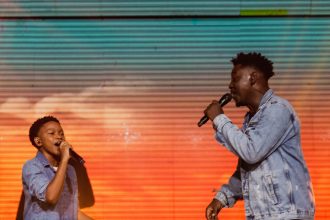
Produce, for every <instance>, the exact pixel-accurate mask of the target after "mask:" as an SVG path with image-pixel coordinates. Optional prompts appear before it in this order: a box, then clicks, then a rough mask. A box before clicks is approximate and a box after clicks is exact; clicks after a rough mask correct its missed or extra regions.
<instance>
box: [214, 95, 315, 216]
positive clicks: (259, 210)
mask: <svg viewBox="0 0 330 220" xmlns="http://www.w3.org/2000/svg"><path fill="white" fill-rule="evenodd" d="M213 123H214V127H215V129H216V130H217V132H216V139H217V140H218V141H219V142H220V143H222V144H223V145H224V146H225V147H226V148H227V149H228V150H230V151H231V152H232V153H234V154H235V155H236V156H237V157H238V158H239V160H238V165H237V168H236V171H235V172H234V174H233V175H232V177H231V178H230V179H229V182H228V184H224V185H223V186H222V187H221V190H220V191H219V192H218V193H217V194H216V196H215V198H216V199H218V200H219V201H220V202H221V203H223V204H224V205H225V206H226V207H232V206H233V205H234V204H235V202H236V201H237V200H238V199H244V205H245V214H246V218H247V219H251V220H252V219H253V220H259V219H267V220H270V219H274V220H275V219H276V220H280V219H314V212H315V201H314V195H313V189H312V183H311V179H310V176H309V173H308V170H307V167H306V163H305V160H304V158H303V154H302V150H301V144H300V123H299V119H298V117H297V115H296V113H295V111H294V110H293V108H292V106H291V105H290V104H289V102H288V101H286V100H284V99H283V98H281V97H278V96H276V95H274V94H273V91H272V90H271V89H269V90H268V91H267V92H266V93H265V95H264V96H263V98H262V100H261V102H260V106H259V109H258V112H257V113H256V114H255V115H254V116H253V117H252V118H251V119H250V118H249V114H247V115H246V116H245V120H244V123H243V127H242V129H239V128H238V127H237V126H235V125H234V124H232V123H231V121H230V120H229V118H228V117H226V116H225V115H224V114H221V115H219V116H217V117H216V118H215V119H214V121H213Z"/></svg>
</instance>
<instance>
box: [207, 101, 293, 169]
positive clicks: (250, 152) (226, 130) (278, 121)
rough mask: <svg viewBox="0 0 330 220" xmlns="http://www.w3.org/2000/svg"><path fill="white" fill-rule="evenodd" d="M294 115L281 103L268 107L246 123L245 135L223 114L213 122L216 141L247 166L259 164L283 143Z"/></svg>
mask: <svg viewBox="0 0 330 220" xmlns="http://www.w3.org/2000/svg"><path fill="white" fill-rule="evenodd" d="M293 118H294V116H293V114H291V112H290V110H289V109H288V107H286V106H285V105H284V104H281V103H275V104H269V106H267V107H265V109H263V112H261V113H260V115H259V116H258V117H256V118H255V117H254V118H252V119H251V121H250V122H249V125H248V127H247V129H246V130H245V132H243V131H242V130H240V129H239V128H238V127H237V126H236V125H234V124H232V122H231V121H230V119H229V118H228V117H227V116H226V115H224V114H221V115H218V116H217V117H216V118H215V119H214V120H213V123H214V126H215V127H216V128H217V132H218V133H219V134H217V137H218V138H217V139H218V140H221V142H222V143H223V144H224V146H225V147H226V148H227V149H228V150H230V151H231V152H233V153H234V154H235V155H237V156H238V157H239V158H241V159H242V160H244V161H245V162H246V163H248V164H255V163H257V162H260V161H261V160H263V159H264V158H265V157H267V156H268V155H270V154H271V153H272V152H273V151H274V150H276V148H277V147H278V146H279V145H280V144H281V143H282V142H283V140H284V139H285V137H286V135H287V134H288V132H289V131H290V130H291V129H290V127H291V126H293V123H292V120H293Z"/></svg>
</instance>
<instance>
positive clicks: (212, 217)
mask: <svg viewBox="0 0 330 220" xmlns="http://www.w3.org/2000/svg"><path fill="white" fill-rule="evenodd" d="M222 208H223V206H222V204H221V202H220V201H219V200H217V199H213V200H212V202H211V203H210V204H209V205H208V206H207V208H206V211H205V216H206V219H207V220H217V219H218V213H219V212H220V210H221V209H222Z"/></svg>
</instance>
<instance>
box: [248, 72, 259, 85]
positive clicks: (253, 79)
mask: <svg viewBox="0 0 330 220" xmlns="http://www.w3.org/2000/svg"><path fill="white" fill-rule="evenodd" d="M257 78H258V75H257V73H256V72H252V73H250V76H249V81H250V84H251V86H252V85H254V84H256V82H257Z"/></svg>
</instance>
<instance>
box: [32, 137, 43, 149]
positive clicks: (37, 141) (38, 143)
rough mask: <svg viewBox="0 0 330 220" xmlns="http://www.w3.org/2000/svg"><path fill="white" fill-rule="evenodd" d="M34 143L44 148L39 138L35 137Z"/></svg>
mask: <svg viewBox="0 0 330 220" xmlns="http://www.w3.org/2000/svg"><path fill="white" fill-rule="evenodd" d="M33 140H34V143H35V144H36V145H37V146H38V147H41V146H42V142H41V139H40V138H39V137H34V139H33Z"/></svg>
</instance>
